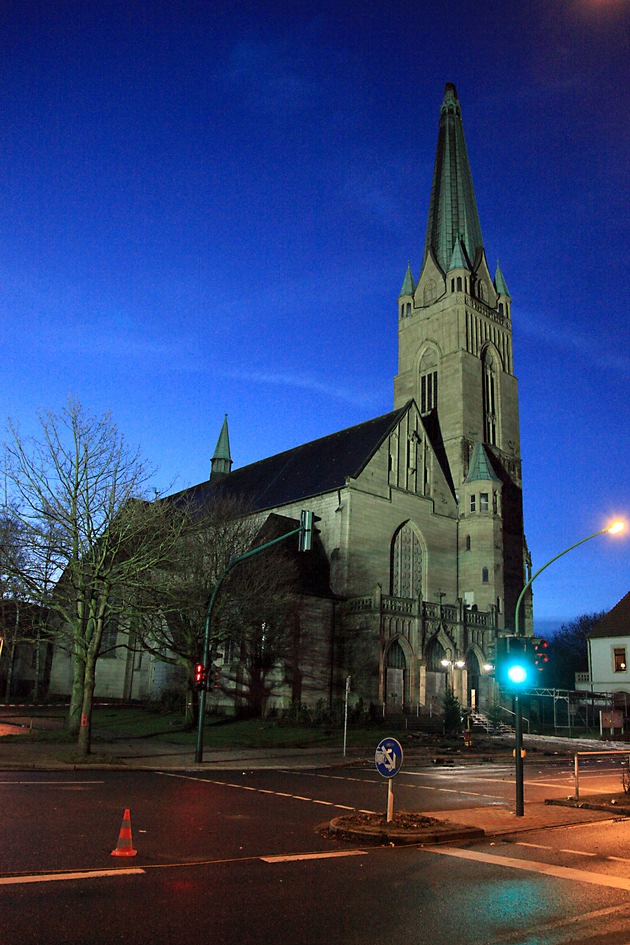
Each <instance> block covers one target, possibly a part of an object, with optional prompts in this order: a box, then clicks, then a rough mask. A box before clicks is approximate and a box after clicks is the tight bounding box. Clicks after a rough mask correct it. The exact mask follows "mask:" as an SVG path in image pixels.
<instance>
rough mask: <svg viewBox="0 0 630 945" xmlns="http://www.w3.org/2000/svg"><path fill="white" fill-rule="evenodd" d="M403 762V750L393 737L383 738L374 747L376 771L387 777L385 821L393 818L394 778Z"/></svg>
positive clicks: (388, 821) (390, 820) (389, 821)
mask: <svg viewBox="0 0 630 945" xmlns="http://www.w3.org/2000/svg"><path fill="white" fill-rule="evenodd" d="M402 763H403V750H402V745H401V744H400V742H398V741H396V739H395V738H384V739H383V740H382V741H380V742H379V743H378V745H377V747H376V754H375V755H374V764H375V765H376V770H377V771H378V773H379V774H380V775H381V776H382V777H384V778H387V823H388V824H389V823H391V822H392V820H393V819H394V778H395V776H396V775H397V774H398V772H399V771H400V769H401V766H402Z"/></svg>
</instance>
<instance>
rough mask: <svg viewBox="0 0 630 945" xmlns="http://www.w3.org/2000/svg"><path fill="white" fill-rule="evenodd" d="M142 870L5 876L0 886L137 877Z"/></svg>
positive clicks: (0, 881)
mask: <svg viewBox="0 0 630 945" xmlns="http://www.w3.org/2000/svg"><path fill="white" fill-rule="evenodd" d="M144 872H145V871H144V870H143V869H140V868H139V867H137V868H132V869H117V870H92V871H89V870H86V871H85V872H83V873H42V874H41V875H40V876H6V877H3V878H0V886H15V885H18V884H19V883H54V882H61V881H62V880H67V879H102V878H103V877H104V876H139V875H141V874H144Z"/></svg>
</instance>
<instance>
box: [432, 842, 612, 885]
mask: <svg viewBox="0 0 630 945" xmlns="http://www.w3.org/2000/svg"><path fill="white" fill-rule="evenodd" d="M423 849H424V850H425V851H428V852H429V853H439V854H441V855H442V856H454V857H457V858H458V859H461V860H474V861H475V862H477V863H490V864H492V865H493V866H507V867H508V868H510V869H515V870H526V871H527V872H529V873H542V874H544V875H546V876H555V877H557V878H558V879H567V880H570V881H571V882H576V881H577V882H579V883H590V884H591V885H593V886H609V887H610V888H612V889H626V890H630V879H625V878H623V877H621V876H606V875H605V874H604V873H589V872H587V871H586V870H576V869H572V868H571V867H568V866H553V865H552V864H550V863H540V862H537V861H535V860H519V859H517V858H516V857H512V856H497V855H496V854H494V853H479V852H477V851H475V850H462V849H454V848H452V847H451V848H449V849H447V848H446V847H424V848H423Z"/></svg>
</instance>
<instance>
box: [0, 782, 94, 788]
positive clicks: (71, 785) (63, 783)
mask: <svg viewBox="0 0 630 945" xmlns="http://www.w3.org/2000/svg"><path fill="white" fill-rule="evenodd" d="M14 784H15V785H18V784H19V785H22V784H46V785H48V786H50V785H51V784H62V785H64V787H68V786H70V787H77V785H79V786H81V785H83V784H105V782H104V781H0V786H3V787H11V786H13V785H14Z"/></svg>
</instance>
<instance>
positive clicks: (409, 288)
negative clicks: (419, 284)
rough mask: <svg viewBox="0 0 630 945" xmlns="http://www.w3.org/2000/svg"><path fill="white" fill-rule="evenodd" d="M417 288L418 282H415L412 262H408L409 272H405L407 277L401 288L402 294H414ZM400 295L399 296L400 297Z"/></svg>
mask: <svg viewBox="0 0 630 945" xmlns="http://www.w3.org/2000/svg"><path fill="white" fill-rule="evenodd" d="M415 288H416V283H415V282H414V278H413V275H412V273H411V263H410V262H409V263H407V272H406V273H405V278H404V280H403V284H402V289H401V290H400V295H413V293H414V291H415ZM400 295H399V296H398V298H400Z"/></svg>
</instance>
